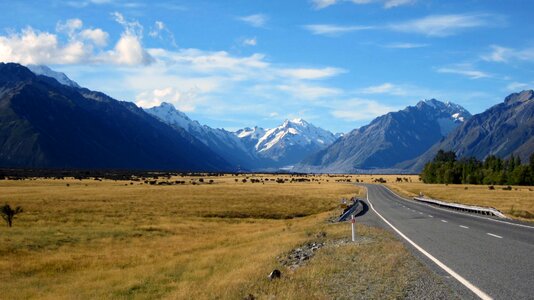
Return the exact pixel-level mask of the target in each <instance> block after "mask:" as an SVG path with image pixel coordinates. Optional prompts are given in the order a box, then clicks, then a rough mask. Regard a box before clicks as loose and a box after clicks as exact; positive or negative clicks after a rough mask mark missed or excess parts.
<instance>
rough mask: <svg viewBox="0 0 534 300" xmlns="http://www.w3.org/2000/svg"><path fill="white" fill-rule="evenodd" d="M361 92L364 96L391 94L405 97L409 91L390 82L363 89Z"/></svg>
mask: <svg viewBox="0 0 534 300" xmlns="http://www.w3.org/2000/svg"><path fill="white" fill-rule="evenodd" d="M360 92H361V93H363V94H389V95H395V96H404V95H406V94H407V91H406V90H405V89H404V88H401V87H399V86H397V85H394V84H392V83H389V82H386V83H383V84H380V85H375V86H369V87H366V88H363V89H361V90H360Z"/></svg>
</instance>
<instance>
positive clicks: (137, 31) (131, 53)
mask: <svg viewBox="0 0 534 300" xmlns="http://www.w3.org/2000/svg"><path fill="white" fill-rule="evenodd" d="M114 16H115V18H116V20H117V22H119V23H120V24H122V25H123V26H124V29H125V30H124V32H123V33H122V35H121V37H120V39H119V40H118V41H117V43H116V44H115V46H114V47H113V48H112V49H109V50H106V49H105V48H104V47H106V46H107V44H108V41H107V40H108V37H109V35H108V33H107V32H105V31H103V30H102V29H100V28H95V29H83V22H82V21H81V20H79V19H70V20H67V21H65V22H58V24H57V26H56V31H57V32H56V33H50V32H39V31H36V30H34V29H33V28H31V27H28V28H26V29H23V30H21V31H20V32H14V33H11V34H8V35H7V36H0V61H9V62H18V63H22V64H80V63H88V64H91V63H97V64H119V65H138V64H144V65H146V64H149V63H151V62H153V58H152V57H150V55H149V54H148V53H147V52H146V50H145V49H144V48H143V46H142V44H141V34H142V26H141V25H140V24H139V23H137V22H128V21H126V20H125V19H124V17H123V16H122V15H121V14H119V13H115V14H114ZM61 35H65V36H66V37H67V41H66V42H61V40H62V39H61Z"/></svg>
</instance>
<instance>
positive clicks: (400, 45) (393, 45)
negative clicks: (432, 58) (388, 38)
mask: <svg viewBox="0 0 534 300" xmlns="http://www.w3.org/2000/svg"><path fill="white" fill-rule="evenodd" d="M428 46H429V44H418V43H391V44H387V45H385V46H384V47H386V48H394V49H413V48H423V47H428Z"/></svg>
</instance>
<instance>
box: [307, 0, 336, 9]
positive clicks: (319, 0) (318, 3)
mask: <svg viewBox="0 0 534 300" xmlns="http://www.w3.org/2000/svg"><path fill="white" fill-rule="evenodd" d="M337 2H338V0H312V4H313V7H314V8H315V9H323V8H326V7H329V6H331V5H334V4H336V3H337Z"/></svg>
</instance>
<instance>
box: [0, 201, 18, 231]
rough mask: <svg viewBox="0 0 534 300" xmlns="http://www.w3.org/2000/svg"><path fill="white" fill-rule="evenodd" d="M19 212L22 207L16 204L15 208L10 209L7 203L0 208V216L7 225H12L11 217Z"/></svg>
mask: <svg viewBox="0 0 534 300" xmlns="http://www.w3.org/2000/svg"><path fill="white" fill-rule="evenodd" d="M21 212H22V207H20V206H17V207H16V208H15V209H12V208H11V206H9V204H7V203H6V204H5V205H4V206H2V209H1V210H0V214H2V218H3V219H4V220H5V221H6V223H7V226H8V227H11V226H13V218H14V217H15V215H17V214H20V213H21Z"/></svg>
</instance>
